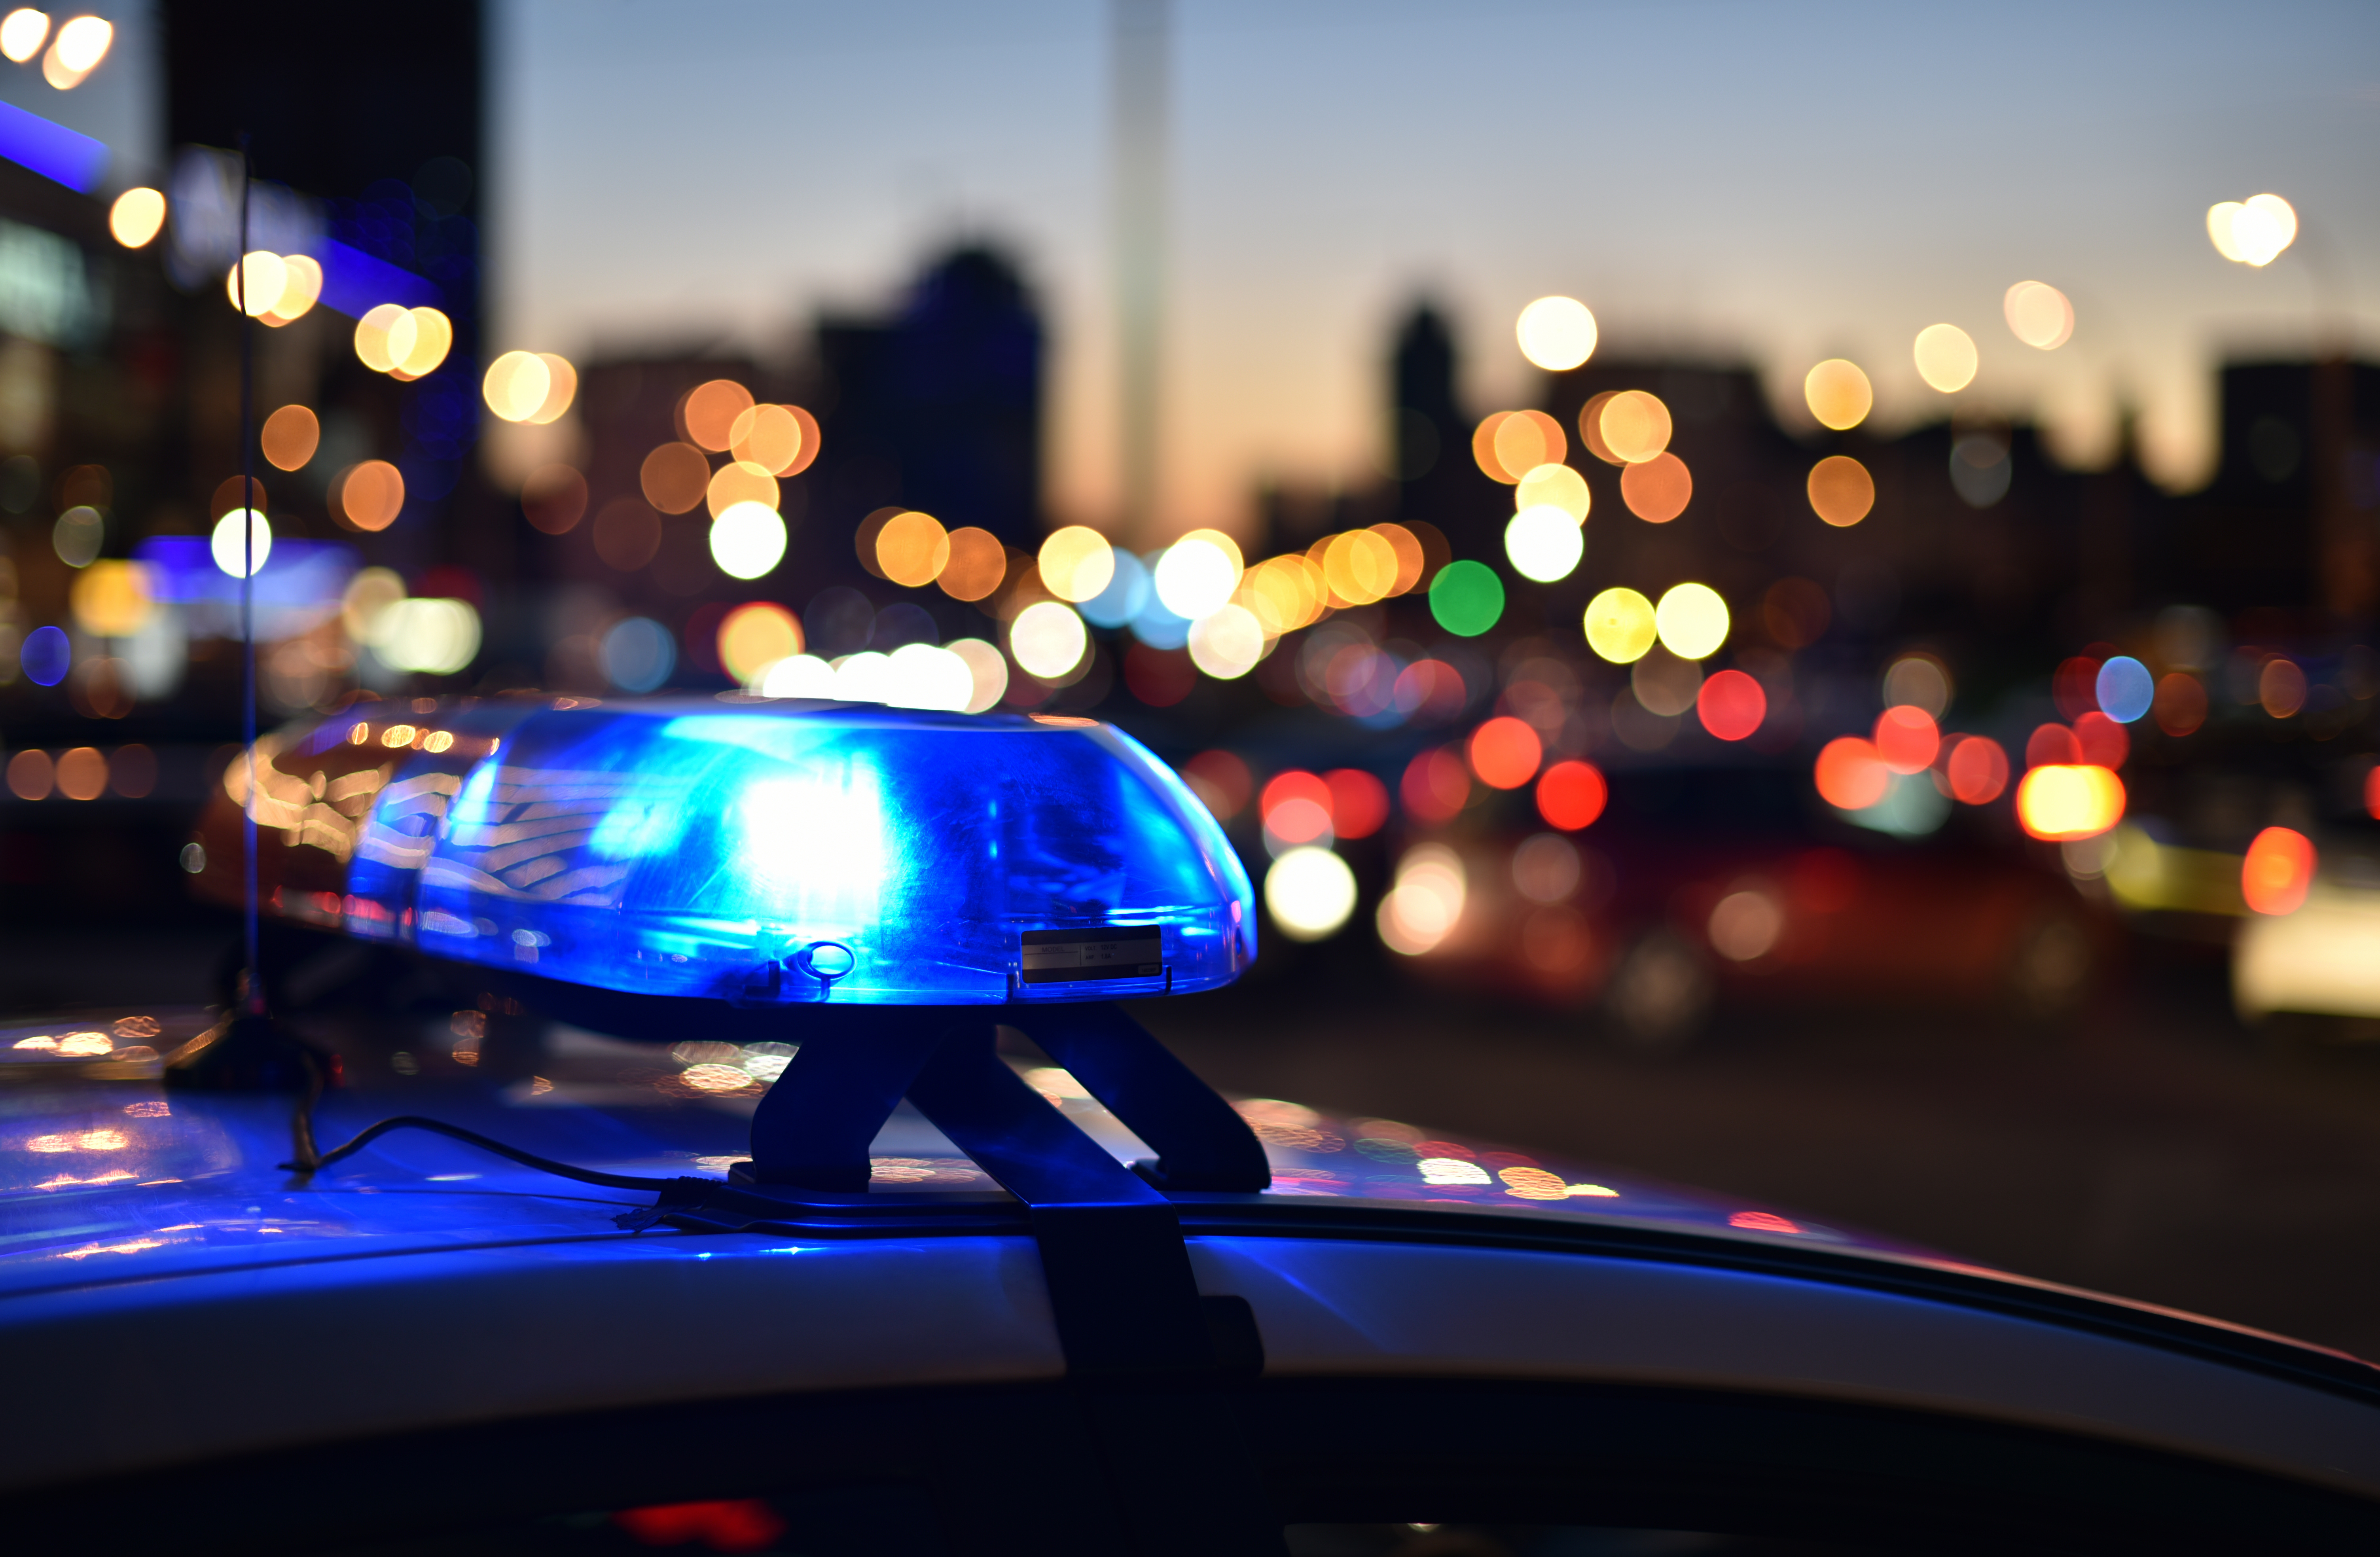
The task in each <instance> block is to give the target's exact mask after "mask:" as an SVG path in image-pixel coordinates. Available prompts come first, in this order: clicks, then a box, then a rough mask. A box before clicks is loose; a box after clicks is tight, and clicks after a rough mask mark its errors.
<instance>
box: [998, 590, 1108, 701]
mask: <svg viewBox="0 0 2380 1557" xmlns="http://www.w3.org/2000/svg"><path fill="white" fill-rule="evenodd" d="M1090 641H1091V639H1090V634H1089V633H1088V632H1087V631H1086V630H1085V628H1084V626H1083V619H1082V618H1081V617H1080V616H1077V615H1075V611H1074V608H1073V607H1072V606H1069V605H1062V604H1061V603H1059V602H1057V601H1054V600H1045V601H1037V602H1034V603H1033V604H1031V605H1028V606H1026V608H1025V609H1024V610H1023V611H1021V612H1019V613H1017V616H1016V620H1015V621H1014V623H1012V624H1011V625H1010V626H1009V629H1008V651H1009V653H1011V654H1013V655H1014V656H1015V658H1016V663H1017V665H1018V666H1019V667H1020V668H1021V669H1023V670H1024V671H1025V673H1026V675H1038V676H1039V677H1040V678H1041V679H1042V680H1044V681H1055V680H1057V679H1058V678H1059V677H1060V676H1062V675H1065V674H1066V673H1067V672H1068V671H1070V670H1073V669H1074V668H1075V666H1076V665H1078V664H1080V663H1082V662H1083V651H1085V650H1086V649H1087V648H1089V647H1090Z"/></svg>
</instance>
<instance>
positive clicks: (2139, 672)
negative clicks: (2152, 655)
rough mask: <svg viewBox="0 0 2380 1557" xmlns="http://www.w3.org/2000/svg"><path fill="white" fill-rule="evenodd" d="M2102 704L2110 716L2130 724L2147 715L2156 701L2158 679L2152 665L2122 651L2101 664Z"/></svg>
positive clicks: (2100, 686) (2100, 685)
mask: <svg viewBox="0 0 2380 1557" xmlns="http://www.w3.org/2000/svg"><path fill="white" fill-rule="evenodd" d="M2096 689H2097V692H2098V695H2099V707H2100V708H2101V709H2102V710H2104V711H2105V712H2106V713H2107V717H2108V718H2110V719H2113V720H2117V721H2119V723H2122V724H2131V723H2133V722H2134V721H2135V720H2139V719H2142V718H2144V717H2146V716H2147V714H2148V712H2149V707H2150V705H2151V704H2153V703H2154V702H2155V700H2156V678H2155V677H2154V676H2152V675H2149V667H2148V666H2146V665H2144V664H2143V663H2140V662H2139V661H2138V660H2135V659H2133V658H2132V657H2131V655H2129V654H2119V655H2117V656H2116V657H2115V658H2113V659H2111V660H2109V661H2108V662H2107V663H2106V664H2103V665H2101V666H2100V667H2099V679H2098V686H2097V688H2096Z"/></svg>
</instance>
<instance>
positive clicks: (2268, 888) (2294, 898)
mask: <svg viewBox="0 0 2380 1557" xmlns="http://www.w3.org/2000/svg"><path fill="white" fill-rule="evenodd" d="M2314 863H2315V862H2314V848H2313V841H2312V840H2311V839H2309V838H2308V837H2306V835H2305V834H2304V833H2297V832H2292V831H2291V830H2290V829H2289V828H2286V827H2267V828H2265V830H2264V831H2263V832H2261V833H2257V834H2256V836H2255V837H2254V838H2253V840H2252V841H2251V842H2250V843H2249V845H2248V852H2247V854H2246V856H2245V857H2243V858H2241V859H2240V896H2241V897H2243V898H2245V899H2247V902H2248V906H2249V907H2250V908H2251V909H2253V911H2255V912H2256V913H2259V914H2293V913H2295V912H2297V910H2298V908H2299V907H2300V906H2301V905H2302V904H2303V903H2304V902H2305V900H2306V892H2307V890H2308V889H2309V888H2311V887H2312V886H2313V875H2314Z"/></svg>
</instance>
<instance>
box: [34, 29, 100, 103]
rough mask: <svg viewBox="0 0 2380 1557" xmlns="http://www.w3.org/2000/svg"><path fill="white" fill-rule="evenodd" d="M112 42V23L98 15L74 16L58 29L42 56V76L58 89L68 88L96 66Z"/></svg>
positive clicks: (96, 67) (66, 89) (80, 82)
mask: <svg viewBox="0 0 2380 1557" xmlns="http://www.w3.org/2000/svg"><path fill="white" fill-rule="evenodd" d="M111 43H115V23H113V22H111V21H108V20H107V19H105V18H102V17H90V16H83V17H76V18H74V19H73V20H71V21H68V22H67V24H66V25H65V26H63V27H61V28H59V29H58V35H57V38H56V39H55V41H54V42H53V43H51V44H50V52H49V53H48V54H46V55H42V79H43V80H45V81H47V82H49V83H50V85H52V86H54V87H55V88H57V89H58V91H73V90H74V89H75V88H76V87H78V86H80V85H81V84H82V79H83V78H84V77H85V76H88V75H90V74H91V72H92V71H93V70H96V69H98V68H99V62H100V61H101V60H103V59H105V58H106V57H107V50H108V45H109V44H111Z"/></svg>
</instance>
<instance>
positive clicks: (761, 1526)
mask: <svg viewBox="0 0 2380 1557" xmlns="http://www.w3.org/2000/svg"><path fill="white" fill-rule="evenodd" d="M612 1523H613V1524H614V1525H617V1526H618V1527H620V1528H622V1529H624V1530H625V1531H627V1532H628V1534H629V1535H631V1536H633V1537H634V1538H636V1540H637V1544H638V1545H641V1546H684V1545H686V1543H687V1542H688V1541H695V1540H698V1541H700V1542H702V1544H703V1545H705V1546H707V1547H709V1548H710V1550H711V1551H762V1550H764V1549H765V1548H767V1547H768V1546H770V1545H771V1543H773V1542H774V1541H775V1540H776V1539H777V1538H778V1537H779V1536H781V1535H783V1534H784V1533H785V1522H784V1520H783V1519H782V1518H780V1517H778V1515H777V1511H776V1510H775V1509H773V1508H771V1507H770V1506H769V1505H768V1504H767V1503H765V1502H761V1501H760V1500H759V1498H743V1499H739V1500H737V1501H735V1502H680V1503H663V1504H660V1505H658V1506H656V1507H652V1508H624V1509H622V1510H621V1511H620V1512H619V1513H617V1514H613V1515H612Z"/></svg>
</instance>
